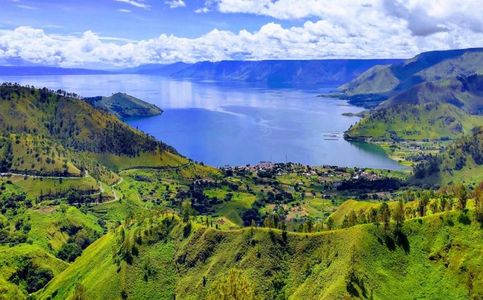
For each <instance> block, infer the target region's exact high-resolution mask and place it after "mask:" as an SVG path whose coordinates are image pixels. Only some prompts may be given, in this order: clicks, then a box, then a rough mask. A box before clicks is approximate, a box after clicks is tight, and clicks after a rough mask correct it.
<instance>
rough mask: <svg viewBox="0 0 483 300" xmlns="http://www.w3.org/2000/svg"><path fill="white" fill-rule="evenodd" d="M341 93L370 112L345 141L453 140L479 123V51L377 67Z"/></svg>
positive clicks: (482, 84) (482, 93)
mask: <svg viewBox="0 0 483 300" xmlns="http://www.w3.org/2000/svg"><path fill="white" fill-rule="evenodd" d="M340 89H341V91H342V92H343V93H345V97H346V98H347V99H349V102H350V103H352V104H357V105H361V106H365V107H369V108H371V107H372V108H374V109H373V110H372V111H371V112H370V113H369V114H367V116H366V117H364V118H363V119H362V120H361V121H359V122H358V123H357V124H355V125H354V126H352V127H351V128H350V129H349V130H348V131H347V132H346V138H350V139H365V140H367V139H370V140H387V139H396V140H397V139H414V140H421V139H442V138H443V139H446V138H456V137H457V136H459V135H461V134H463V133H468V132H469V131H470V130H471V129H472V128H473V127H475V126H481V125H483V116H482V114H483V48H479V49H463V50H451V51H434V52H428V53H422V54H420V55H418V56H416V57H415V58H413V59H410V60H406V61H404V62H403V63H396V64H393V65H385V66H376V67H373V68H371V69H370V70H368V71H366V72H365V73H363V74H362V75H360V76H359V77H358V78H356V79H355V80H353V81H351V82H349V83H347V84H344V85H343V86H341V87H340Z"/></svg>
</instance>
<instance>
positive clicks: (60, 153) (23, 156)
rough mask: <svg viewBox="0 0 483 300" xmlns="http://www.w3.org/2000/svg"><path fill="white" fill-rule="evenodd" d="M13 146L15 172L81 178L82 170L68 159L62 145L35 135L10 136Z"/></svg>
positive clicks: (12, 167)
mask: <svg viewBox="0 0 483 300" xmlns="http://www.w3.org/2000/svg"><path fill="white" fill-rule="evenodd" d="M8 139H9V140H10V144H11V152H12V165H11V167H10V169H11V171H13V172H20V173H22V172H28V173H34V174H35V173H38V174H43V175H50V174H52V175H57V174H61V175H65V176H80V175H81V174H80V173H81V172H80V170H79V169H78V168H77V167H76V166H75V165H74V164H73V163H72V162H71V161H70V160H69V159H68V151H66V150H65V149H64V147H62V146H61V145H60V144H58V143H55V142H53V141H51V140H49V139H45V138H41V137H39V136H35V135H15V134H11V135H9V136H8Z"/></svg>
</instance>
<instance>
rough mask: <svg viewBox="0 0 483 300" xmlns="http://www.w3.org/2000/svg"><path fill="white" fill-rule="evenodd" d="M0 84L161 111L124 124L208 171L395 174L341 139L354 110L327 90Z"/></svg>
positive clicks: (117, 80)
mask: <svg viewBox="0 0 483 300" xmlns="http://www.w3.org/2000/svg"><path fill="white" fill-rule="evenodd" d="M0 81H1V82H4V81H8V82H18V83H20V84H29V85H34V86H37V87H44V86H46V87H48V88H51V89H59V88H60V89H63V90H67V91H69V92H75V93H78V94H80V95H82V96H99V95H102V96H108V95H111V94H112V93H115V92H126V93H128V94H130V95H133V96H136V97H138V98H140V99H142V100H145V101H147V102H150V103H154V104H156V105H157V106H159V107H160V108H162V109H163V110H164V113H163V114H162V115H160V116H155V117H149V118H138V119H131V120H127V123H129V124H130V125H131V126H134V127H137V128H139V129H140V130H143V131H145V132H147V133H149V134H151V135H153V136H155V137H156V138H158V139H159V140H162V141H164V142H166V143H167V144H169V145H172V146H173V147H175V148H176V149H177V150H178V151H179V152H180V153H181V154H183V155H185V156H187V157H189V158H192V159H193V160H196V161H203V162H204V163H206V164H210V165H214V166H223V165H245V164H256V163H258V162H260V161H265V160H266V161H273V162H285V161H291V162H300V163H303V164H309V165H338V166H357V167H372V168H384V169H400V168H401V167H400V166H399V165H398V164H397V163H396V162H395V161H392V160H390V159H389V158H388V157H387V156H386V155H385V154H384V153H383V152H382V151H381V149H379V148H377V147H375V146H373V145H368V144H361V143H350V142H347V141H345V140H344V139H343V137H342V135H343V132H344V131H345V130H346V129H347V128H349V126H350V125H351V124H354V123H355V122H356V121H357V120H358V118H356V117H346V116H343V115H342V113H349V112H352V113H357V112H360V111H361V110H362V108H359V107H354V106H350V105H348V104H347V103H346V102H345V101H341V100H337V99H331V98H323V97H317V96H318V95H320V94H321V93H324V92H327V91H329V90H330V89H332V88H333V87H332V88H331V87H325V88H323V87H321V88H317V89H306V88H268V87H262V86H257V85H250V84H241V83H213V82H192V81H178V80H171V79H169V78H165V77H160V76H147V75H62V76H17V77H5V76H3V77H0Z"/></svg>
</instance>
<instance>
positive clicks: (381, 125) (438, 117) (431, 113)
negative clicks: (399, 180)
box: [347, 104, 483, 140]
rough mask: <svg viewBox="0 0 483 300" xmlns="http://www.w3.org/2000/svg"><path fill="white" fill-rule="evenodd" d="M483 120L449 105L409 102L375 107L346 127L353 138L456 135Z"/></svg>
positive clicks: (466, 131) (435, 137) (406, 137)
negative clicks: (356, 121) (365, 115)
mask: <svg viewBox="0 0 483 300" xmlns="http://www.w3.org/2000/svg"><path fill="white" fill-rule="evenodd" d="M482 124H483V117H481V116H473V115H469V114H467V113H465V112H464V111H462V110H460V109H458V108H456V107H454V106H452V105H449V104H440V105H430V107H429V108H428V105H411V106H409V105H407V106H404V105H402V106H397V107H392V108H388V109H383V110H376V111H375V112H373V113H371V114H370V115H369V116H368V117H365V118H363V119H362V120H361V121H359V122H358V123H357V124H355V125H354V126H352V127H351V128H350V129H349V130H348V131H347V136H348V137H350V138H369V139H373V140H390V139H392V138H395V137H397V138H400V139H407V140H422V139H439V138H442V137H449V138H456V137H457V136H459V135H461V134H462V133H468V132H469V131H470V129H472V128H473V127H476V126H480V125H482Z"/></svg>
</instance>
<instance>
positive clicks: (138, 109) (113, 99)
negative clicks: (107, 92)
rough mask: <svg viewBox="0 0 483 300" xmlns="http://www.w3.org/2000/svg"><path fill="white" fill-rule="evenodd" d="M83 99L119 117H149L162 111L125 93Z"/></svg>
mask: <svg viewBox="0 0 483 300" xmlns="http://www.w3.org/2000/svg"><path fill="white" fill-rule="evenodd" d="M84 99H85V100H86V101H87V102H89V103H90V104H91V105H93V106H95V107H98V108H104V109H106V110H107V111H109V112H110V113H112V114H114V115H116V116H117V117H118V118H120V119H126V118H132V117H151V116H156V115H160V114H161V113H162V112H163V110H162V109H160V108H159V107H157V106H156V105H154V104H151V103H148V102H146V101H143V100H141V99H139V98H136V97H134V96H131V95H128V94H126V93H115V94H113V95H112V96H110V97H105V96H97V97H89V98H84Z"/></svg>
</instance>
